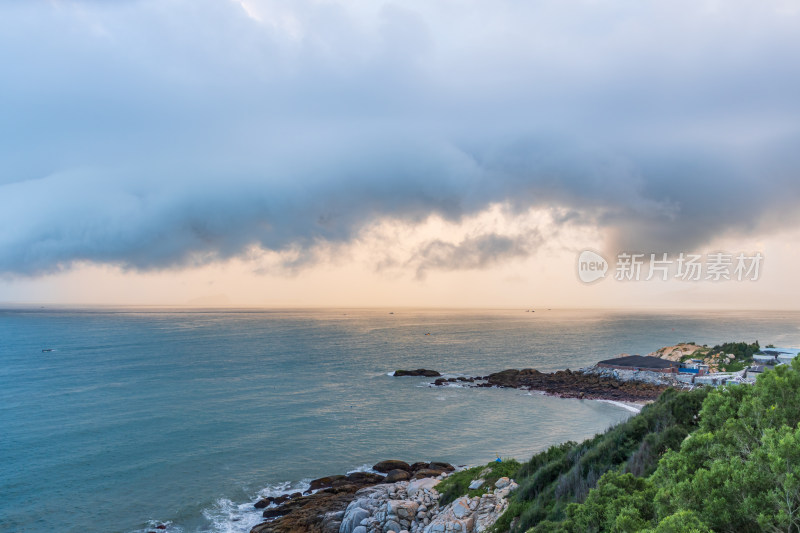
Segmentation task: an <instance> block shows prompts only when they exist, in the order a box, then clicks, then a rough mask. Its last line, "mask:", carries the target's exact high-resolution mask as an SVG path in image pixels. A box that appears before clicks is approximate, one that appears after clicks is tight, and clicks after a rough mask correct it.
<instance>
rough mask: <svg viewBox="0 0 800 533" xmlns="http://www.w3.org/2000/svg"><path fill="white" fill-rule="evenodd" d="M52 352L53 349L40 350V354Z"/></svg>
mask: <svg viewBox="0 0 800 533" xmlns="http://www.w3.org/2000/svg"><path fill="white" fill-rule="evenodd" d="M52 351H53V349H52V348H42V353H45V352H52Z"/></svg>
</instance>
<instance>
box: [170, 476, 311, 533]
mask: <svg viewBox="0 0 800 533" xmlns="http://www.w3.org/2000/svg"><path fill="white" fill-rule="evenodd" d="M310 488H311V480H310V479H303V480H301V481H297V482H291V481H283V482H281V483H274V484H272V485H267V486H266V487H264V488H263V489H261V490H260V491H258V494H257V495H256V497H255V499H254V500H252V501H249V502H245V503H234V502H232V501H231V500H229V499H227V498H220V499H218V500H217V501H216V502H214V505H212V506H211V507H209V508H208V509H204V510H203V517H204V518H205V519H206V520H207V521H208V523H209V527H208V529H205V530H202V531H201V532H198V533H247V532H249V531H250V530H251V529H252V528H253V526H255V525H258V524H260V523H261V522H263V521H264V518H263V517H262V513H263V510H262V509H256V508H255V507H254V504H255V503H256V502H257V501H258V500H261V499H263V498H269V497H273V498H276V497H278V496H281V495H283V494H292V493H295V492H300V493H304V492H306V491H307V490H309V489H310ZM269 507H273V505H270V506H269ZM170 533H171V530H170Z"/></svg>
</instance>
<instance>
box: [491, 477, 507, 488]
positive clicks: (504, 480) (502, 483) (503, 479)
mask: <svg viewBox="0 0 800 533" xmlns="http://www.w3.org/2000/svg"><path fill="white" fill-rule="evenodd" d="M510 484H511V480H510V479H508V478H507V477H501V478H500V479H498V480H497V481H495V483H494V486H495V488H498V489H502V488H505V487H507V486H509V485H510Z"/></svg>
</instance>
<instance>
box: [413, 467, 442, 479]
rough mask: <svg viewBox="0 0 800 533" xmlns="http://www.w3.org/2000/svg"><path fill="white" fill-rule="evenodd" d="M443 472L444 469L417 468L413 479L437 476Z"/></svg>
mask: <svg viewBox="0 0 800 533" xmlns="http://www.w3.org/2000/svg"><path fill="white" fill-rule="evenodd" d="M442 472H444V470H431V469H430V468H423V469H421V470H417V471H416V472H414V477H413V479H422V478H425V477H437V476H438V475H439V474H441V473H442Z"/></svg>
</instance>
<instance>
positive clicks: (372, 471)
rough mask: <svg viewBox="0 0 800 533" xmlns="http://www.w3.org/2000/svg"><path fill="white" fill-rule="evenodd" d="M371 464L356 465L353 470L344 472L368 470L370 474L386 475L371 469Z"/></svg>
mask: <svg viewBox="0 0 800 533" xmlns="http://www.w3.org/2000/svg"><path fill="white" fill-rule="evenodd" d="M372 466H373V465H370V464H363V465H361V466H357V467H356V468H354V469H353V470H348V471H347V472H345V473H346V474H352V473H354V472H369V473H370V474H378V475H379V476H383V477H386V474H384V473H383V472H378V471H377V470H373V469H372Z"/></svg>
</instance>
